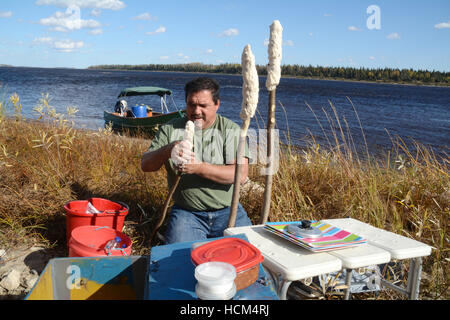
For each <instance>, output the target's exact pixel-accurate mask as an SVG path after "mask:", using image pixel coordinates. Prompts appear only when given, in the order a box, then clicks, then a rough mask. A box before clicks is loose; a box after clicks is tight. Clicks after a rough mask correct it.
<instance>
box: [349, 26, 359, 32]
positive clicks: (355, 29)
mask: <svg viewBox="0 0 450 320" xmlns="http://www.w3.org/2000/svg"><path fill="white" fill-rule="evenodd" d="M347 29H348V30H349V31H361V29H359V28H357V27H355V26H350V27H348V28H347Z"/></svg>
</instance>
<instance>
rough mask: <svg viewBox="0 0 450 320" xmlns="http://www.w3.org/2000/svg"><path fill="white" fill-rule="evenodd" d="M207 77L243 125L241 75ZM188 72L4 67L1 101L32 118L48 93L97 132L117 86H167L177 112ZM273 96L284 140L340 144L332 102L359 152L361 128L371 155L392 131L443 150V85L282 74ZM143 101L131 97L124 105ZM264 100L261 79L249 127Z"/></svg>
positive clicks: (446, 125) (447, 129)
mask: <svg viewBox="0 0 450 320" xmlns="http://www.w3.org/2000/svg"><path fill="white" fill-rule="evenodd" d="M209 76H211V77H213V78H215V79H216V80H217V81H218V82H219V83H220V85H221V107H220V109H219V112H220V113H221V114H222V115H224V116H226V117H229V118H231V119H233V120H235V121H236V122H237V123H238V124H241V120H240V118H239V112H240V109H241V99H242V77H241V76H239V75H209ZM194 77H196V75H195V74H189V73H176V72H142V71H101V70H84V69H44V68H8V67H2V68H0V99H2V100H3V101H6V100H7V99H8V97H9V96H10V95H11V94H13V93H14V92H17V94H18V95H19V96H20V99H21V103H22V105H23V111H22V113H23V115H25V116H26V117H27V118H30V119H34V118H37V117H38V114H37V113H36V112H35V111H33V108H34V107H35V106H36V105H37V104H38V101H39V99H40V97H41V94H43V93H44V94H45V93H49V95H50V97H51V103H50V104H51V105H52V106H53V107H55V108H56V110H57V112H62V113H65V112H66V108H67V107H68V106H74V107H76V108H77V109H78V110H79V112H78V113H77V114H76V116H75V117H74V118H73V120H74V122H75V125H76V127H78V128H87V129H97V128H101V127H103V126H104V121H103V110H105V109H106V110H112V109H113V107H114V104H115V102H116V101H117V95H118V94H119V93H120V91H121V90H122V89H123V88H127V87H134V86H159V87H164V88H168V89H171V90H172V91H173V96H172V97H173V101H174V102H175V104H176V106H177V107H178V108H179V109H182V108H184V90H183V89H184V84H185V83H186V82H187V81H189V80H191V79H193V78H194ZM169 100H170V99H169ZM276 100H277V108H276V124H277V128H278V129H280V136H281V138H282V140H286V139H287V137H288V135H289V138H290V142H291V143H292V144H295V145H298V146H304V145H305V143H306V142H307V141H309V137H310V135H311V134H312V135H313V136H314V137H315V139H316V141H317V142H319V143H320V144H322V145H325V146H327V145H328V142H330V143H331V145H333V146H334V145H335V140H334V136H333V134H332V132H333V131H334V132H336V133H337V134H338V139H339V141H340V142H342V139H341V137H340V135H341V133H340V129H339V124H338V121H337V119H336V116H335V113H334V111H333V108H332V106H333V107H334V108H335V111H336V114H337V116H338V119H339V122H340V126H341V128H342V130H343V132H344V134H345V139H347V140H351V141H352V142H351V143H352V144H354V145H355V147H356V148H357V149H358V150H359V151H360V150H364V149H365V142H364V139H363V134H362V132H364V135H365V138H366V141H367V145H368V147H369V150H370V152H371V153H378V152H381V151H382V150H389V149H391V148H392V142H391V139H393V138H395V137H396V136H398V137H401V138H402V139H403V140H404V141H405V143H406V144H407V145H408V147H409V148H411V149H413V145H412V141H413V140H414V141H417V142H420V143H421V144H424V145H426V146H430V147H432V148H433V149H434V151H435V152H436V153H439V154H442V153H443V152H447V153H448V151H449V150H448V147H449V144H450V88H449V87H426V86H406V85H393V84H392V85H391V84H376V83H362V82H344V81H326V80H307V79H293V78H282V79H281V81H280V85H279V86H278V88H277V96H276ZM141 102H143V101H142V100H136V101H134V100H131V101H129V104H131V105H134V104H135V103H141ZM144 102H145V103H146V104H149V105H151V106H152V107H153V109H154V110H155V111H158V110H160V107H159V103H156V102H154V101H150V100H147V101H144ZM352 104H353V106H352ZM267 105H268V93H267V90H266V89H265V78H264V77H261V78H260V98H259V104H258V112H257V115H256V117H255V118H254V119H253V120H252V122H251V128H254V129H258V128H261V129H262V128H264V127H265V121H266V119H267V109H268V107H267ZM308 106H309V107H308ZM10 109H11V108H10ZM10 109H9V110H8V114H11V115H12V114H13V110H10ZM173 110H175V109H173ZM355 110H356V112H355ZM358 117H359V120H358ZM360 123H361V126H362V127H361V126H360ZM349 137H351V138H349Z"/></svg>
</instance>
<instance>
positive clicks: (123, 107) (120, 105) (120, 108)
mask: <svg viewBox="0 0 450 320" xmlns="http://www.w3.org/2000/svg"><path fill="white" fill-rule="evenodd" d="M127 110H128V108H127V102H126V101H125V100H120V101H117V103H116V105H115V106H114V112H117V113H118V114H119V115H120V116H121V117H124V116H125V115H126V114H127Z"/></svg>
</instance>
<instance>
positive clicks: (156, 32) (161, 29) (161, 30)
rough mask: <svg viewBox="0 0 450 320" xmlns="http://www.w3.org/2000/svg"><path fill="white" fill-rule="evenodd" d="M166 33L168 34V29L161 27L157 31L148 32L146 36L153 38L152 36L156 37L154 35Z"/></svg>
mask: <svg viewBox="0 0 450 320" xmlns="http://www.w3.org/2000/svg"><path fill="white" fill-rule="evenodd" d="M164 32H166V27H163V26H161V27H159V28H158V29H156V30H155V31H151V32H147V33H146V34H148V35H149V36H151V35H154V34H158V33H164Z"/></svg>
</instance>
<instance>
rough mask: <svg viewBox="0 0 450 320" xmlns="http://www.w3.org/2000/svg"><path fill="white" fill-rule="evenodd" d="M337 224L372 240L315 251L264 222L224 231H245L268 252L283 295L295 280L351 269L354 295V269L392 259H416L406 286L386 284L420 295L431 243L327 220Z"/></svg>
mask: <svg viewBox="0 0 450 320" xmlns="http://www.w3.org/2000/svg"><path fill="white" fill-rule="evenodd" d="M323 221H324V222H327V223H329V224H330V225H333V226H335V227H338V228H341V229H343V230H346V231H349V232H351V233H355V234H357V235H359V236H362V237H364V238H366V239H367V240H368V243H367V244H363V245H360V246H357V247H353V248H347V249H340V250H335V251H327V252H318V253H317V252H311V251H309V250H307V249H304V248H302V247H300V246H298V245H295V244H293V243H291V242H289V241H287V240H285V239H283V238H281V237H279V236H277V235H274V234H272V233H271V232H269V231H267V230H264V225H256V226H249V227H235V228H228V229H226V230H225V231H224V235H236V234H241V233H244V234H245V235H246V236H247V238H248V240H249V242H250V243H251V244H253V245H254V246H255V247H257V248H258V249H259V250H260V251H261V254H262V255H263V256H264V262H263V266H264V267H265V268H266V269H267V270H268V271H269V272H270V273H271V275H272V276H273V278H274V280H275V281H276V282H277V287H278V295H279V297H280V299H286V295H287V290H288V288H289V286H290V284H291V282H292V281H298V280H303V279H307V278H310V277H314V276H319V275H323V274H327V273H332V272H337V271H340V270H342V269H346V270H347V278H346V284H347V289H346V290H345V299H348V298H349V295H350V289H349V288H350V281H351V273H352V272H351V270H352V269H356V268H362V267H368V266H371V265H378V264H383V263H387V262H389V261H390V260H391V259H412V264H411V268H410V271H409V275H408V286H407V288H406V289H402V288H399V287H397V286H395V285H393V284H390V283H388V282H387V281H383V280H382V284H383V285H385V286H388V287H390V288H392V289H395V290H397V291H399V292H402V293H404V294H407V295H408V297H409V298H410V299H417V297H418V292H419V284H420V273H421V259H420V258H421V257H423V256H426V255H429V254H430V253H431V247H429V246H427V245H425V244H423V243H421V242H418V241H415V240H412V239H408V238H406V237H402V236H400V235H397V234H394V233H392V232H388V231H384V230H381V229H378V228H375V227H372V226H371V225H369V224H366V223H363V222H360V221H358V220H355V219H329V220H323Z"/></svg>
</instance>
